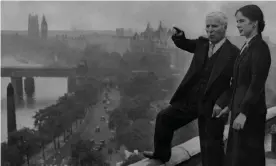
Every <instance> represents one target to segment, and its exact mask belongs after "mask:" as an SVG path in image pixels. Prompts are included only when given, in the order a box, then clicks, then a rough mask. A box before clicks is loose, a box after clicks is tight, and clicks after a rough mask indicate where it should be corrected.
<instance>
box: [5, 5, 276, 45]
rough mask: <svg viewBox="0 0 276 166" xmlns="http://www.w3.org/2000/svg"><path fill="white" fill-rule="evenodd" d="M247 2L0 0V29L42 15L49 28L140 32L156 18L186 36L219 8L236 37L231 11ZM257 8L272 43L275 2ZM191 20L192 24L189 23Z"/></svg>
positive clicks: (24, 26) (14, 27) (275, 34)
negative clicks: (260, 11) (226, 17)
mask: <svg viewBox="0 0 276 166" xmlns="http://www.w3.org/2000/svg"><path fill="white" fill-rule="evenodd" d="M249 3H250V2H226V1H222V2H218V1H216V2H208V1H205V2H166V1H162V2H152V1H151V2H147V1H141V2H131V1H127V2H126V1H124V2H114V1H113V2H105V1H103V2H95V1H94V2H93V1H90V2H89V1H84V2H77V1H67V2H65V1H60V2H59V1H40V2H37V1H13V2H8V1H4V2H3V1H2V2H1V4H2V6H1V8H2V9H1V29H2V30H27V27H28V26H27V24H28V21H27V20H28V14H29V13H35V14H38V15H39V22H40V21H41V18H42V15H43V14H45V16H46V18H47V21H48V28H49V30H50V31H51V30H72V29H80V30H115V29H116V28H126V29H128V28H131V29H133V30H134V31H139V32H141V31H144V30H145V27H146V24H147V23H148V22H150V23H151V26H152V27H153V28H157V27H158V24H159V21H160V20H161V21H162V22H163V24H164V25H165V26H166V27H168V28H171V26H172V25H173V24H176V25H178V26H179V27H181V28H182V29H183V30H184V31H185V32H186V33H187V36H191V37H196V36H198V35H202V34H205V30H204V24H205V16H206V14H207V13H209V12H211V11H218V10H220V11H223V12H225V13H226V15H227V16H228V19H229V25H228V31H227V35H229V36H238V35H239V34H238V31H237V28H236V23H235V17H234V14H235V11H236V10H237V9H238V8H239V7H241V6H243V5H245V4H249ZM253 3H254V4H257V5H259V6H260V7H261V9H262V10H263V12H264V15H265V21H266V27H265V30H264V33H263V35H264V36H269V37H270V40H271V41H272V42H274V43H276V28H275V27H276V18H275V17H274V16H275V15H276V11H275V10H274V9H275V7H276V2H253ZM191 23H192V24H191Z"/></svg>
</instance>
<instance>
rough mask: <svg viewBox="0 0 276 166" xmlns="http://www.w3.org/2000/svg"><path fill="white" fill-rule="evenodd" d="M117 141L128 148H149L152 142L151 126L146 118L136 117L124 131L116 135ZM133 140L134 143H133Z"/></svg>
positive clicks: (140, 149)
mask: <svg viewBox="0 0 276 166" xmlns="http://www.w3.org/2000/svg"><path fill="white" fill-rule="evenodd" d="M118 138H119V139H118V141H119V143H120V144H123V145H125V146H126V147H127V149H128V150H130V151H133V150H136V149H137V150H139V151H145V150H151V149H152V143H153V140H152V138H153V127H152V125H151V124H150V123H149V120H147V119H138V120H136V121H134V122H133V124H132V125H131V126H129V127H128V128H127V129H126V130H125V132H123V133H121V134H119V135H118ZM133 142H135V144H134V143H133Z"/></svg>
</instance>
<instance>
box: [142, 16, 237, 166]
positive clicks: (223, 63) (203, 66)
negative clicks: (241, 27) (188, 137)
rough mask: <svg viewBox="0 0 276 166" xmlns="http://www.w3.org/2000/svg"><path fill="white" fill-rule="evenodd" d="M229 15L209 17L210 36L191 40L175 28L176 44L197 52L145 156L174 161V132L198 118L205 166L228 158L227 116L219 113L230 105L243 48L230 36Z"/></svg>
mask: <svg viewBox="0 0 276 166" xmlns="http://www.w3.org/2000/svg"><path fill="white" fill-rule="evenodd" d="M226 29H227V17H226V15H225V14H224V13H222V12H212V13H210V14H208V15H207V16H206V32H207V35H208V38H204V37H199V38H198V39H193V40H191V39H187V38H186V37H185V34H184V32H183V31H182V30H180V29H178V28H175V30H176V33H175V34H174V35H173V36H172V40H173V41H174V43H175V45H176V46H177V47H179V48H181V49H183V50H185V51H188V52H190V53H194V56H193V60H192V62H191V65H190V67H189V70H188V71H187V73H186V75H185V77H184V79H183V80H182V82H181V84H180V85H179V87H178V89H177V90H176V92H175V94H174V95H173V97H172V99H171V101H170V105H169V106H168V107H167V108H165V109H164V110H161V111H160V112H159V113H158V115H157V118H156V126H155V134H154V152H147V151H146V152H144V156H145V157H147V158H150V159H155V160H159V161H161V162H163V163H165V162H167V161H169V160H170V157H171V141H172V138H173V133H174V131H175V130H177V129H179V128H180V127H182V126H184V125H186V124H188V123H189V122H191V121H193V120H195V119H196V118H198V126H199V136H200V147H201V156H202V164H203V166H221V165H222V163H223V158H224V144H223V131H224V125H225V122H226V120H225V119H227V118H216V115H217V114H219V112H220V111H221V110H222V109H223V108H224V107H225V106H226V105H227V104H228V102H229V101H228V99H229V95H231V89H230V84H231V78H232V76H233V65H234V62H235V59H236V57H237V55H238V54H239V49H238V48H237V47H236V46H234V45H233V44H231V43H230V41H229V40H228V39H226V37H225V34H226Z"/></svg>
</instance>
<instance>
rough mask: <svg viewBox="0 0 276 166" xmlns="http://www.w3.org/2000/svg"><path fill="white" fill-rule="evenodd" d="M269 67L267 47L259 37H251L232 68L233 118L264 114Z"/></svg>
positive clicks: (231, 105) (269, 59)
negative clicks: (241, 115) (243, 115)
mask: <svg viewBox="0 0 276 166" xmlns="http://www.w3.org/2000/svg"><path fill="white" fill-rule="evenodd" d="M270 65H271V56H270V51H269V48H268V45H267V44H266V43H265V41H264V40H263V39H262V36H261V35H257V36H255V37H253V38H252V39H251V41H250V42H249V44H248V47H246V48H245V49H244V50H243V52H242V53H241V55H239V57H238V58H237V61H236V63H235V66H234V77H233V78H234V79H233V94H234V95H233V97H232V100H231V103H230V108H231V110H232V113H233V116H235V115H238V114H239V113H243V114H245V115H248V114H261V113H265V112H266V110H267V108H266V99H265V82H266V80H267V77H268V73H269V69H270Z"/></svg>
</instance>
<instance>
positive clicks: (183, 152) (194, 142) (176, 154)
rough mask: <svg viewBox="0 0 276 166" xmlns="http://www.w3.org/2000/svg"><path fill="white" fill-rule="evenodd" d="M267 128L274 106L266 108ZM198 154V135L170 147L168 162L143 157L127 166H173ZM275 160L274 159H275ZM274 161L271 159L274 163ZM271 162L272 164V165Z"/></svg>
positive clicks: (275, 121)
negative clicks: (158, 161) (170, 153)
mask: <svg viewBox="0 0 276 166" xmlns="http://www.w3.org/2000/svg"><path fill="white" fill-rule="evenodd" d="M266 120H267V126H266V127H267V129H269V128H270V127H271V126H272V125H273V124H276V107H272V108H269V109H268V110H267V116H266ZM228 131H229V125H226V127H225V130H224V140H226V139H227V138H228ZM199 154H200V145H199V137H198V136H197V137H194V138H192V139H190V140H189V141H187V142H185V143H182V144H180V145H177V146H175V147H173V148H172V156H171V159H170V161H169V162H167V163H166V164H160V163H157V161H155V160H150V159H143V160H141V161H138V162H136V163H134V164H131V165H129V166H175V165H178V164H181V163H183V162H186V161H188V160H190V159H192V158H193V157H195V156H198V155H199ZM275 160H276V159H275ZM275 163H276V161H273V164H275ZM273 164H272V165H273ZM267 166H269V164H268V163H267Z"/></svg>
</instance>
